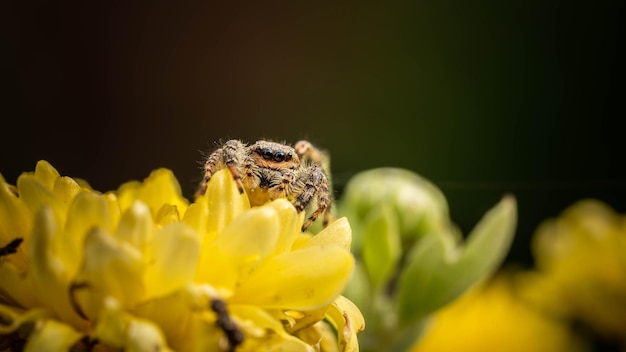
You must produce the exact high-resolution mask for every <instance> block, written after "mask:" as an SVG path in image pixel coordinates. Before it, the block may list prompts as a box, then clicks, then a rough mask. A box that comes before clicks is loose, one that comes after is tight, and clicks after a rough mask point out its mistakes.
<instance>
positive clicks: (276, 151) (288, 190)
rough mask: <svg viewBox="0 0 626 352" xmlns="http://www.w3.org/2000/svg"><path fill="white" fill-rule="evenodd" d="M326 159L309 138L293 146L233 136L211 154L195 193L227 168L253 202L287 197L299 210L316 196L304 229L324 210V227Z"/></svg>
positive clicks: (328, 201)
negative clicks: (243, 140) (217, 173)
mask: <svg viewBox="0 0 626 352" xmlns="http://www.w3.org/2000/svg"><path fill="white" fill-rule="evenodd" d="M323 160H324V154H323V153H322V152H321V151H319V150H318V149H317V148H315V147H314V146H313V145H311V143H309V142H307V141H299V142H298V143H296V145H295V146H294V147H293V148H292V147H290V146H288V145H284V144H280V143H275V142H269V141H263V140H261V141H257V142H256V143H254V144H252V145H246V144H244V143H242V142H241V141H239V140H235V139H232V140H229V141H228V142H226V143H224V144H223V145H222V147H221V148H219V149H217V150H216V151H214V152H213V153H211V155H209V158H208V159H207V161H206V163H205V165H204V180H203V181H202V183H201V184H200V187H199V188H198V191H197V192H196V196H200V195H203V194H204V193H205V192H206V189H207V183H208V182H209V180H210V179H211V177H212V176H213V175H214V174H215V173H216V172H217V171H218V170H221V169H224V168H227V169H228V170H229V171H230V173H231V174H232V176H233V179H234V180H235V183H236V184H237V188H238V189H239V192H240V193H243V192H244V191H245V192H247V194H248V196H249V198H250V201H251V203H252V204H253V205H260V204H263V203H265V201H267V200H274V199H277V198H287V199H288V200H289V201H290V202H291V203H292V204H293V206H294V207H295V208H296V211H297V212H298V213H299V212H301V211H303V210H304V209H306V208H307V206H308V205H309V204H311V202H312V201H313V200H314V199H315V197H317V209H315V210H314V211H313V213H312V214H311V215H310V216H309V218H308V219H307V220H306V221H305V222H304V224H303V225H302V231H303V232H304V231H306V229H307V228H309V226H311V224H312V223H313V222H314V221H315V219H317V218H318V216H319V215H320V214H321V213H324V227H325V226H326V225H328V220H329V217H330V206H331V199H330V196H331V195H330V191H329V184H328V178H327V177H326V172H325V171H324V168H323V167H322V161H323Z"/></svg>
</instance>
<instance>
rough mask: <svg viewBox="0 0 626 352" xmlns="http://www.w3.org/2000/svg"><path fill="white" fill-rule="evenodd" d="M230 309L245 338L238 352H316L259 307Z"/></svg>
mask: <svg viewBox="0 0 626 352" xmlns="http://www.w3.org/2000/svg"><path fill="white" fill-rule="evenodd" d="M228 309H229V314H230V315H231V316H232V317H233V318H234V320H235V321H236V322H237V323H238V328H239V329H240V330H242V331H243V332H244V336H245V338H244V340H243V344H242V345H241V346H238V347H237V351H314V349H313V347H311V346H310V345H308V344H306V343H305V342H303V341H302V340H300V339H298V338H296V337H294V336H291V335H289V334H288V333H286V332H285V330H284V329H283V327H282V324H280V321H278V320H277V319H275V318H274V317H273V316H272V315H270V314H268V313H267V312H266V311H265V310H263V309H261V308H259V307H254V306H248V305H245V306H243V305H242V306H240V305H229V308H228Z"/></svg>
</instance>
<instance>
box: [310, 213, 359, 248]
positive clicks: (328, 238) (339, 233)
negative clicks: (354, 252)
mask: <svg viewBox="0 0 626 352" xmlns="http://www.w3.org/2000/svg"><path fill="white" fill-rule="evenodd" d="M351 243H352V229H351V228H350V224H349V223H348V219H347V218H345V217H343V218H340V219H337V220H335V221H333V222H332V223H331V224H330V225H328V227H327V228H325V229H324V230H322V231H320V232H319V233H318V234H317V235H315V236H313V237H312V238H311V240H309V241H308V242H307V243H306V244H304V246H303V248H307V247H313V246H324V245H332V244H334V245H337V246H339V247H342V248H344V249H345V250H346V251H349V250H350V244H351Z"/></svg>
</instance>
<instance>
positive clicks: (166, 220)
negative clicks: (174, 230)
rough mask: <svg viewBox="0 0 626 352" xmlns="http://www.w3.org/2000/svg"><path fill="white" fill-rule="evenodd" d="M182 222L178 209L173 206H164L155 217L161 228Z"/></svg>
mask: <svg viewBox="0 0 626 352" xmlns="http://www.w3.org/2000/svg"><path fill="white" fill-rule="evenodd" d="M178 221H180V215H179V214H178V208H176V206H175V205H172V204H163V206H162V207H161V208H160V209H159V211H157V214H156V216H155V217H154V222H155V223H157V224H158V225H160V226H165V225H167V224H170V223H173V222H178Z"/></svg>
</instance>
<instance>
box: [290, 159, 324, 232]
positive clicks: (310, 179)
mask: <svg viewBox="0 0 626 352" xmlns="http://www.w3.org/2000/svg"><path fill="white" fill-rule="evenodd" d="M300 179H301V180H302V181H303V182H304V187H303V189H302V191H301V192H300V194H298V196H297V197H296V198H295V200H294V203H293V205H294V207H295V208H296V211H297V212H301V211H303V210H304V209H305V208H306V207H307V206H308V205H309V203H311V201H312V200H313V198H314V197H315V196H316V195H317V209H315V211H313V213H312V214H311V216H309V218H308V219H307V220H306V221H305V222H304V224H303V225H302V232H304V231H306V230H307V229H308V228H309V226H311V224H313V222H314V221H315V220H316V219H317V218H318V217H319V216H320V214H322V213H324V227H326V226H327V225H328V220H329V218H330V206H331V199H330V191H329V188H328V178H327V177H326V174H325V173H324V170H323V169H322V168H321V167H320V166H318V165H311V166H309V167H308V168H306V169H305V170H304V171H303V175H302V176H301V177H300Z"/></svg>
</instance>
